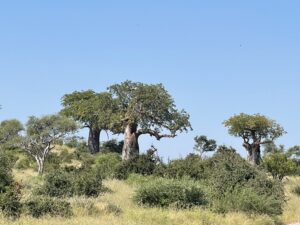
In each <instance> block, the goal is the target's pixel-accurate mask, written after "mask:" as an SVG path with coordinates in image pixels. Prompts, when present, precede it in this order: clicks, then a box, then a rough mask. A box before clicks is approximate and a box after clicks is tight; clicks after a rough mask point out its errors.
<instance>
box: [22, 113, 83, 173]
mask: <svg viewBox="0 0 300 225" xmlns="http://www.w3.org/2000/svg"><path fill="white" fill-rule="evenodd" d="M76 130H77V125H76V123H75V122H74V121H73V120H72V119H69V118H67V117H63V116H60V115H49V116H44V117H41V118H37V117H34V116H31V117H30V118H29V120H28V122H27V124H26V137H24V138H23V140H22V142H21V148H22V149H23V150H24V151H26V152H27V153H28V154H29V155H30V156H32V157H33V158H34V159H35V160H36V162H37V164H38V172H39V174H42V173H43V169H44V162H45V160H46V158H47V156H48V154H49V152H50V151H51V150H52V149H53V148H54V144H55V143H56V142H57V141H59V140H62V139H63V138H64V137H65V136H66V135H67V134H68V133H71V132H75V131H76Z"/></svg>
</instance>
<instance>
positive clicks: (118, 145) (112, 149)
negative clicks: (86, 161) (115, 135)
mask: <svg viewBox="0 0 300 225" xmlns="http://www.w3.org/2000/svg"><path fill="white" fill-rule="evenodd" d="M123 145H124V141H119V142H118V141H117V140H116V139H112V140H109V141H105V142H103V144H102V145H101V152H102V153H117V154H118V155H121V154H122V148H123Z"/></svg>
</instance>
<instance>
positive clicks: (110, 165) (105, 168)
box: [96, 153, 122, 179]
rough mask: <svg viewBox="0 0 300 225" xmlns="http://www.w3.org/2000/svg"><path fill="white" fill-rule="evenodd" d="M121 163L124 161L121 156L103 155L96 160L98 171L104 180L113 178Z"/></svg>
mask: <svg viewBox="0 0 300 225" xmlns="http://www.w3.org/2000/svg"><path fill="white" fill-rule="evenodd" d="M121 163H122V159H121V156H120V155H119V154H117V153H105V154H103V153H102V154H99V155H98V156H97V158H96V170H97V172H98V173H99V174H100V176H101V177H102V178H103V179H105V178H112V177H113V176H114V174H115V172H116V170H117V168H118V167H119V166H120V164H121Z"/></svg>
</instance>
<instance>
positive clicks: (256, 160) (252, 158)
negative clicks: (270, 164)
mask: <svg viewBox="0 0 300 225" xmlns="http://www.w3.org/2000/svg"><path fill="white" fill-rule="evenodd" d="M245 148H246V149H247V151H248V161H249V162H250V163H251V164H252V165H254V166H258V165H259V164H260V160H261V155H260V145H256V144H252V145H249V146H248V147H245Z"/></svg>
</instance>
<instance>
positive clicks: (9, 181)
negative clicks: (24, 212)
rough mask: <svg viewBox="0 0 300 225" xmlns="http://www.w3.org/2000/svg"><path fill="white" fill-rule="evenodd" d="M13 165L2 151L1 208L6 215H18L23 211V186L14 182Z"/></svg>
mask: <svg viewBox="0 0 300 225" xmlns="http://www.w3.org/2000/svg"><path fill="white" fill-rule="evenodd" d="M11 167H12V163H11V161H10V160H9V158H8V157H7V156H6V155H5V154H4V153H0V210H1V211H2V212H3V213H4V215H5V216H8V217H18V216H19V215H20V212H21V203H20V188H21V186H20V185H18V184H17V183H14V181H13V176H12V171H11Z"/></svg>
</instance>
